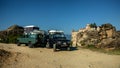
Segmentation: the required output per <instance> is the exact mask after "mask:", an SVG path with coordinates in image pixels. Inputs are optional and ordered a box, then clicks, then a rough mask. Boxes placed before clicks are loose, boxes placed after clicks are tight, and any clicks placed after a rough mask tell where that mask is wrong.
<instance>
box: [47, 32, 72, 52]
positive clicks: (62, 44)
mask: <svg viewBox="0 0 120 68" xmlns="http://www.w3.org/2000/svg"><path fill="white" fill-rule="evenodd" d="M46 47H47V48H49V47H52V48H53V51H56V50H57V49H61V48H66V49H67V50H70V40H67V39H66V37H65V35H64V33H59V32H56V33H53V34H48V36H47V44H46Z"/></svg>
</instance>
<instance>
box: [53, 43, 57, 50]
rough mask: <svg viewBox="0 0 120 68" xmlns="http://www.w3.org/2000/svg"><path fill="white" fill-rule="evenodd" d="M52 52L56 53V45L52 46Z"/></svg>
mask: <svg viewBox="0 0 120 68" xmlns="http://www.w3.org/2000/svg"><path fill="white" fill-rule="evenodd" d="M53 51H54V52H55V51H56V44H53Z"/></svg>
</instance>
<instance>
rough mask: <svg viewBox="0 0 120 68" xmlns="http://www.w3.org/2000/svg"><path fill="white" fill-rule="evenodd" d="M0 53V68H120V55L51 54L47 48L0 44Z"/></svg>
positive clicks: (74, 52) (83, 50) (59, 52)
mask: <svg viewBox="0 0 120 68" xmlns="http://www.w3.org/2000/svg"><path fill="white" fill-rule="evenodd" d="M0 52H4V53H5V54H3V53H0V64H1V65H2V66H1V67H0V68H120V55H108V54H104V53H98V52H93V51H90V50H88V49H79V50H72V51H65V50H63V51H57V52H53V50H52V49H47V48H40V47H39V48H28V47H27V46H24V45H22V46H17V45H16V44H3V43H0ZM6 54H7V55H6ZM5 55H6V56H5ZM1 59H2V60H1Z"/></svg>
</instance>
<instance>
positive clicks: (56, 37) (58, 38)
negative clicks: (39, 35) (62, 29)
mask: <svg viewBox="0 0 120 68" xmlns="http://www.w3.org/2000/svg"><path fill="white" fill-rule="evenodd" d="M53 37H54V39H57V40H65V39H66V37H65V35H64V34H61V33H57V34H54V35H53Z"/></svg>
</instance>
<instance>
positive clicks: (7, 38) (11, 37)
mask: <svg viewBox="0 0 120 68" xmlns="http://www.w3.org/2000/svg"><path fill="white" fill-rule="evenodd" d="M23 32H24V28H23V27H21V26H18V25H12V26H10V27H9V28H8V29H6V30H4V31H0V42H6V43H9V42H12V43H14V42H15V40H16V38H17V37H18V36H20V35H22V34H23Z"/></svg>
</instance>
